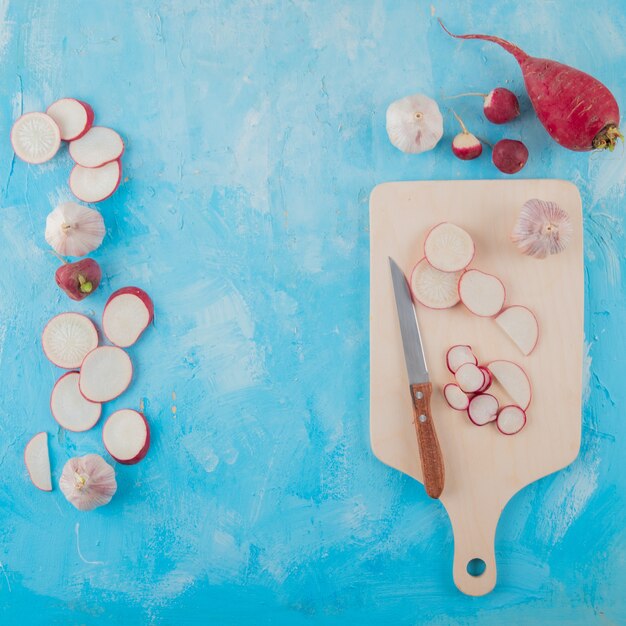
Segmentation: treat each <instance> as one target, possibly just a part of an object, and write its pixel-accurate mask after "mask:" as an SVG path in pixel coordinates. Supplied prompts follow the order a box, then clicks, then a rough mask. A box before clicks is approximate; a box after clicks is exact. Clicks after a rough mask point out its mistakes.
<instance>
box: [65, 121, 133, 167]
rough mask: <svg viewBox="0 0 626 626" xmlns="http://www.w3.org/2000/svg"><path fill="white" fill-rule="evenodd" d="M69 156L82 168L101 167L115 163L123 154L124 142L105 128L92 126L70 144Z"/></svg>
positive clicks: (111, 130)
mask: <svg viewBox="0 0 626 626" xmlns="http://www.w3.org/2000/svg"><path fill="white" fill-rule="evenodd" d="M69 151H70V156H71V157H72V159H73V160H74V163H77V164H78V165H82V166H83V167H101V166H102V165H105V164H106V163H110V162H111V161H117V159H119V158H120V157H121V156H122V153H123V152H124V142H123V140H122V138H121V137H120V136H119V134H118V133H117V132H115V131H114V130H113V129H112V128H107V127H106V126H92V127H91V128H90V129H89V130H88V131H87V132H86V133H85V134H84V135H83V136H82V137H81V138H80V139H76V140H75V141H72V142H71V143H70V148H69Z"/></svg>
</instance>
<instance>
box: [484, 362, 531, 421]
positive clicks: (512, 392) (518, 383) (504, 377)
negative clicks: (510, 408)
mask: <svg viewBox="0 0 626 626" xmlns="http://www.w3.org/2000/svg"><path fill="white" fill-rule="evenodd" d="M487 368H488V369H489V371H490V372H491V373H492V374H493V377H494V378H495V379H496V380H497V381H498V383H500V386H501V387H502V389H504V391H505V392H506V393H507V394H508V395H509V396H510V397H511V400H513V402H515V404H517V405H518V406H520V407H521V408H522V409H523V410H524V411H525V410H526V409H527V408H528V406H529V405H530V400H531V398H532V390H531V386H530V380H528V376H527V375H526V372H525V371H524V370H523V369H522V368H521V367H520V366H519V365H518V364H517V363H513V361H505V360H499V361H491V363H489V365H487Z"/></svg>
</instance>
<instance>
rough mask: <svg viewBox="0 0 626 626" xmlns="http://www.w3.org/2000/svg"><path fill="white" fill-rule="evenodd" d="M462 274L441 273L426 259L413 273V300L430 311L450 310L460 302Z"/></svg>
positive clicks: (419, 262) (420, 262) (418, 264)
mask: <svg viewBox="0 0 626 626" xmlns="http://www.w3.org/2000/svg"><path fill="white" fill-rule="evenodd" d="M460 275H461V274H460V272H457V273H453V272H441V271H439V270H436V269H435V268H434V267H432V266H431V265H430V263H428V261H427V260H426V258H425V257H424V258H423V259H422V260H421V261H418V263H417V265H416V266H415V267H414V268H413V272H412V273H411V293H412V294H413V299H414V300H415V301H416V302H419V303H420V304H423V305H424V306H427V307H428V308H430V309H449V308H450V307H453V306H454V305H455V304H457V303H458V301H459V291H458V289H457V285H458V282H459V277H460Z"/></svg>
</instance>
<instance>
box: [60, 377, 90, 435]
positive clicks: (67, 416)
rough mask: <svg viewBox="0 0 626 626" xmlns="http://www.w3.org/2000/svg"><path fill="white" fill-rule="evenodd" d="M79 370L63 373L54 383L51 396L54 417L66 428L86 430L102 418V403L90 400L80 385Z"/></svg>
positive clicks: (77, 430)
mask: <svg viewBox="0 0 626 626" xmlns="http://www.w3.org/2000/svg"><path fill="white" fill-rule="evenodd" d="M79 377H80V373H79V372H68V373H67V374H63V376H61V378H59V380H57V382H56V383H55V385H54V388H53V389H52V395H51V396H50V411H51V412H52V417H54V419H55V420H56V421H57V422H58V423H59V425H60V426H61V427H63V428H65V429H66V430H71V431H73V432H77V433H80V432H84V431H86V430H89V429H90V428H93V427H94V426H95V425H96V423H97V422H98V420H99V419H100V413H101V412H102V405H101V404H99V403H98V402H90V401H89V400H87V399H86V398H85V397H84V396H83V395H82V394H81V392H80V389H79V387H78V379H79Z"/></svg>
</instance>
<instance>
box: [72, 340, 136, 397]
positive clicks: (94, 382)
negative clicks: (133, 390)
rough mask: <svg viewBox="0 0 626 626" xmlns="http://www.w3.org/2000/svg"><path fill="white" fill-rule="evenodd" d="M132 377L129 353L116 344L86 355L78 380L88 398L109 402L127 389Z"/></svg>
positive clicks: (82, 391) (81, 390)
mask: <svg viewBox="0 0 626 626" xmlns="http://www.w3.org/2000/svg"><path fill="white" fill-rule="evenodd" d="M132 377H133V365H132V363H131V361H130V357H129V356H128V354H126V352H124V350H122V349H121V348H118V347H116V346H101V347H99V348H96V349H95V350H92V351H91V352H90V353H89V354H88V355H87V356H86V357H85V360H84V361H83V364H82V367H81V368H80V378H79V381H78V382H79V386H80V392H81V393H82V394H83V396H85V398H87V400H91V401H92V402H108V401H109V400H113V399H114V398H117V397H118V396H119V395H121V394H122V393H124V391H126V389H127V388H128V386H129V385H130V381H131V380H132Z"/></svg>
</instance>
